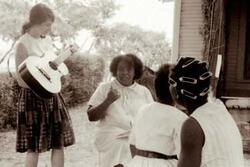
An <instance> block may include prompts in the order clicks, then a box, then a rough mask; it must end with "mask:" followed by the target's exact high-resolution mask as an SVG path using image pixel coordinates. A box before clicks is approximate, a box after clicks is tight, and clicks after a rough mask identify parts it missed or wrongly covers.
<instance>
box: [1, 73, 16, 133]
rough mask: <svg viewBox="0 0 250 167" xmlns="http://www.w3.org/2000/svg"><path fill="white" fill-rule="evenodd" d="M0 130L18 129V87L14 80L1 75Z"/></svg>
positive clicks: (6, 75)
mask: <svg viewBox="0 0 250 167" xmlns="http://www.w3.org/2000/svg"><path fill="white" fill-rule="evenodd" d="M0 78H1V79H0V130H2V129H10V128H15V127H16V111H17V95H18V87H17V83H16V81H15V80H14V78H12V77H10V76H9V75H8V74H6V73H4V74H1V75H0Z"/></svg>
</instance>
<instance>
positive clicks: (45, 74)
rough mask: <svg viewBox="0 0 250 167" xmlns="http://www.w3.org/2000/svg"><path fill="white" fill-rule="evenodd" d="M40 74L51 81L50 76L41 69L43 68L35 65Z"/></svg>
mask: <svg viewBox="0 0 250 167" xmlns="http://www.w3.org/2000/svg"><path fill="white" fill-rule="evenodd" d="M36 68H37V69H38V70H39V71H40V72H41V73H42V74H43V76H44V77H45V78H46V79H47V80H49V81H50V82H51V78H50V77H49V75H48V74H47V73H46V72H45V71H44V70H43V69H40V68H39V67H36Z"/></svg>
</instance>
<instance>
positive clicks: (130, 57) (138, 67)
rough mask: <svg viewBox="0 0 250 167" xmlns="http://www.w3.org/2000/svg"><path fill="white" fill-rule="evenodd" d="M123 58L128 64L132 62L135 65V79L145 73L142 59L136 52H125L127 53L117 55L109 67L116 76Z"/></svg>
mask: <svg viewBox="0 0 250 167" xmlns="http://www.w3.org/2000/svg"><path fill="white" fill-rule="evenodd" d="M122 60H124V61H126V62H128V64H131V66H133V68H134V70H135V76H134V78H133V79H134V80H137V79H139V78H140V77H141V76H142V73H143V63H142V61H141V60H140V59H139V58H138V57H137V56H135V55H134V54H131V53H129V54H125V55H119V56H116V57H115V58H113V60H112V62H111V64H110V67H109V69H110V72H111V73H112V75H113V76H114V77H116V76H117V68H118V65H119V63H120V61H122Z"/></svg>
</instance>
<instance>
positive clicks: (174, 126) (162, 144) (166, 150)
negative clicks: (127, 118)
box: [130, 102, 188, 155]
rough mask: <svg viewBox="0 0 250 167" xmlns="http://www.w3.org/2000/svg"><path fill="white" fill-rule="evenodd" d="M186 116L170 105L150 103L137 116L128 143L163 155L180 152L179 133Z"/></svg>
mask: <svg viewBox="0 0 250 167" xmlns="http://www.w3.org/2000/svg"><path fill="white" fill-rule="evenodd" d="M187 118H188V116H187V115H186V114H184V113H183V112H182V111H180V110H178V109H177V108H175V107H172V106H170V105H165V104H161V103H158V102H152V103H149V104H148V105H145V106H144V107H143V108H142V109H141V110H140V111H139V113H138V114H137V116H136V121H135V125H134V127H133V130H132V134H131V136H130V143H131V144H134V145H135V146H136V148H138V149H141V150H148V151H154V152H158V153H162V154H165V155H176V154H179V152H180V131H181V127H182V124H183V122H184V121H185V120H186V119H187Z"/></svg>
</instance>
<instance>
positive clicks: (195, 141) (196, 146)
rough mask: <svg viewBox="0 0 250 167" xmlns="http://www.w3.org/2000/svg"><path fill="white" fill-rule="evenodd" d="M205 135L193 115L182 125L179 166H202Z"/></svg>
mask: <svg viewBox="0 0 250 167" xmlns="http://www.w3.org/2000/svg"><path fill="white" fill-rule="evenodd" d="M204 142H205V135H204V132H203V130H202V129H201V127H200V125H199V123H198V122H197V121H196V120H195V119H194V118H192V117H190V118H188V119H187V120H186V121H185V122H184V124H183V125H182V130H181V153H180V158H179V161H178V167H200V165H201V152H202V147H203V145H204Z"/></svg>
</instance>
